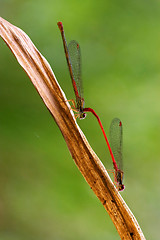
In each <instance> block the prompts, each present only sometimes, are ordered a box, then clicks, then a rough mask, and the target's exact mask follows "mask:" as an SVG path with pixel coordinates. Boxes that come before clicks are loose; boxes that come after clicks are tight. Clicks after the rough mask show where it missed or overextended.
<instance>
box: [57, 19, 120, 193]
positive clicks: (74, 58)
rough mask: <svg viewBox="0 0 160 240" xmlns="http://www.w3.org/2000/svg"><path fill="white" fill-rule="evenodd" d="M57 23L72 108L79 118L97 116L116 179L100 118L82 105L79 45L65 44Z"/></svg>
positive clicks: (117, 172)
mask: <svg viewBox="0 0 160 240" xmlns="http://www.w3.org/2000/svg"><path fill="white" fill-rule="evenodd" d="M57 24H58V27H59V29H60V32H61V36H62V40H63V46H64V51H65V55H66V60H67V64H68V68H69V72H70V76H71V80H72V85H73V88H74V92H75V95H76V106H75V103H74V109H73V110H74V111H76V112H78V117H79V118H80V119H84V118H85V117H86V112H91V113H92V114H93V115H94V116H95V117H96V118H97V120H98V123H99V125H100V128H101V130H102V133H103V135H104V138H105V140H106V143H107V146H108V149H109V152H110V155H111V158H112V162H113V166H114V169H115V176H117V177H116V179H118V177H119V174H120V171H119V169H118V166H117V163H116V161H115V158H114V155H113V153H112V150H111V147H110V144H109V142H108V139H107V136H106V134H105V131H104V128H103V126H102V123H101V121H100V118H99V116H98V115H97V114H96V112H95V111H94V110H93V109H92V108H85V107H84V98H83V87H82V79H81V53H80V46H79V44H78V43H77V42H76V41H75V40H73V41H71V42H70V43H69V44H68V45H67V41H66V38H65V35H64V29H63V25H62V22H58V23H57ZM119 182H120V181H119V180H118V183H119ZM119 190H122V189H119Z"/></svg>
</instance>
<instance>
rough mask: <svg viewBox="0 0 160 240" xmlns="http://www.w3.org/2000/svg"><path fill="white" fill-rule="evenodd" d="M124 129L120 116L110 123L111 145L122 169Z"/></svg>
mask: <svg viewBox="0 0 160 240" xmlns="http://www.w3.org/2000/svg"><path fill="white" fill-rule="evenodd" d="M122 135H123V129H122V122H121V121H120V119H119V118H114V119H113V120H112V122H111V125H110V145H111V149H112V152H113V155H114V158H115V160H116V163H117V165H118V168H119V169H120V170H122V169H123V163H122V145H123V139H122V137H123V136H122Z"/></svg>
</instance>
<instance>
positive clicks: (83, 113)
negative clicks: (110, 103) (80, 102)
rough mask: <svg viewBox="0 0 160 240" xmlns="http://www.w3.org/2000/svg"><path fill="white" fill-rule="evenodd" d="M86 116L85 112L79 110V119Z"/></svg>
mask: <svg viewBox="0 0 160 240" xmlns="http://www.w3.org/2000/svg"><path fill="white" fill-rule="evenodd" d="M86 116H87V114H86V113H85V112H80V113H79V118H80V119H84V118H86Z"/></svg>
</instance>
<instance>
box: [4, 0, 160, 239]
mask: <svg viewBox="0 0 160 240" xmlns="http://www.w3.org/2000/svg"><path fill="white" fill-rule="evenodd" d="M0 16H1V17H3V18H5V19H6V20H8V21H9V22H11V23H12V24H14V25H16V26H18V27H20V28H21V29H23V30H24V31H25V32H26V33H27V34H28V35H29V37H30V38H31V39H32V41H33V43H34V44H35V45H36V46H37V48H38V49H39V50H40V52H41V53H42V54H43V55H44V56H45V57H46V59H47V60H48V62H49V63H50V65H51V66H52V69H53V71H54V73H55V75H56V77H57V79H58V82H59V83H60V85H61V87H62V89H63V90H64V91H65V93H66V96H67V98H68V99H72V98H74V93H73V89H72V85H71V80H70V77H69V73H68V69H67V64H66V60H65V55H64V50H63V46H62V40H61V36H60V32H59V29H58V27H57V21H62V22H63V24H64V28H65V33H66V38H67V41H68V42H69V40H72V39H75V40H77V41H78V42H79V43H80V46H81V52H82V75H83V85H84V97H85V103H86V107H92V108H94V109H95V111H96V112H97V113H98V114H99V115H100V117H101V120H102V123H103V125H104V128H105V129H106V132H107V134H108V132H109V125H110V122H111V120H112V118H114V117H119V118H120V119H121V120H122V122H123V130H124V144H123V146H124V151H123V159H124V172H125V176H124V184H125V186H126V189H125V191H124V192H123V193H122V195H123V197H124V200H125V201H126V203H127V204H128V205H129V207H130V209H131V210H132V212H133V213H134V215H135V217H136V218H137V220H138V222H139V224H140V226H141V228H142V230H143V232H144V235H145V236H146V238H147V239H150V240H155V239H157V240H158V239H159V226H160V190H159V189H160V187H159V182H160V174H159V173H160V146H159V145H160V104H159V102H160V1H158V0H152V1H146V0H132V1H127V0H122V1H119V0H113V1H111V0H110V1H109V0H103V1H96V0H85V1H84V0H82V1H73V0H69V1H65V0H61V1H54V0H46V1H42V0H34V1H33V0H28V1H24V0H0ZM0 80H1V82H0V239H2V240H14V239H15V240H32V239H34V240H36V239H37V240H44V239H45V240H46V239H47V240H51V239H54V240H72V239H77V240H81V239H83V240H89V239H92V240H98V239H101V240H105V239H110V240H112V239H120V238H119V235H118V233H117V231H116V229H115V227H114V225H113V223H112V222H111V220H110V218H109V216H108V214H107V212H106V211H105V209H104V208H103V206H102V205H101V203H100V202H99V200H98V199H97V198H96V196H95V195H94V194H93V192H92V191H91V189H90V188H89V186H88V185H87V183H86V182H85V180H84V179H83V177H82V175H81V174H80V172H79V170H78V169H77V167H76V165H75V164H74V162H73V160H72V158H71V155H70V153H69V150H68V149H67V146H66V143H65V141H64V139H63V137H62V135H61V132H60V130H59V129H58V127H57V125H56V123H55V122H54V120H53V119H52V117H51V116H50V114H49V112H48V110H47V109H46V107H45V105H44V104H43V102H42V100H41V98H40V97H39V95H38V94H37V92H36V90H35V89H34V87H33V85H32V83H31V82H30V80H29V78H28V76H27V75H26V73H25V72H24V71H23V70H22V68H21V67H20V66H19V64H18V63H17V61H16V59H15V58H14V56H13V55H12V53H11V51H10V50H9V49H8V47H7V46H6V44H5V43H4V42H3V41H2V39H0ZM77 121H78V124H79V125H80V127H81V128H82V130H83V132H84V133H85V135H86V137H87V139H88V140H89V142H90V144H91V146H92V147H93V149H94V151H95V152H96V153H97V155H98V156H99V157H100V159H101V160H102V162H103V164H104V165H105V167H106V168H107V169H112V162H111V158H110V156H109V152H108V150H107V147H106V144H105V141H104V139H103V136H102V133H101V132H100V128H99V126H98V124H97V121H96V119H95V118H94V117H93V116H92V115H91V114H88V115H87V118H86V119H85V120H83V121H79V120H77Z"/></svg>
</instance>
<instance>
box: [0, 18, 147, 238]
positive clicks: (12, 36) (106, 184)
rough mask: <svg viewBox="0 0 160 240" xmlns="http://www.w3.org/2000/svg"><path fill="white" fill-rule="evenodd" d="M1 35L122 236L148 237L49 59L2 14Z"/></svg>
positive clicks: (0, 19)
mask: <svg viewBox="0 0 160 240" xmlns="http://www.w3.org/2000/svg"><path fill="white" fill-rule="evenodd" d="M0 36H1V37H2V39H3V40H4V41H5V42H6V44H7V45H8V47H9V48H10V49H11V51H12V52H13V54H14V55H15V57H16V58H17V61H18V62H19V64H20V65H21V66H22V68H23V69H24V70H25V71H26V73H27V74H28V76H29V78H30V79H31V81H32V83H33V84H34V86H35V88H36V89H37V91H38V93H39V95H40V96H41V98H42V100H43V101H44V103H45V105H46V106H47V108H48V109H49V111H50V113H51V114H52V116H53V117H54V119H55V121H56V123H57V125H58V127H59V128H60V130H61V132H62V134H63V136H64V139H65V141H66V143H67V146H68V148H69V151H70V153H71V155H72V158H73V159H74V161H75V163H76V165H77V167H78V168H79V170H80V171H81V173H82V175H83V176H84V178H85V179H86V181H87V183H88V184H89V185H90V187H91V188H92V190H93V191H94V193H95V194H96V196H97V197H98V198H99V200H100V201H101V203H102V204H103V206H104V207H105V209H106V210H107V212H108V213H109V215H110V217H111V219H112V221H113V223H114V225H115V226H116V228H117V231H118V233H119V235H120V237H121V239H125V240H127V239H145V237H144V235H143V233H142V231H141V229H140V226H139V225H138V222H137V221H136V219H135V217H134V215H133V214H132V213H131V211H130V209H129V208H128V206H127V205H126V203H125V202H124V200H123V199H122V197H121V195H120V194H119V193H118V191H117V189H116V188H115V186H114V185H113V183H112V181H111V179H110V177H109V175H108V173H107V171H106V169H105V167H104V166H103V164H102V163H101V161H100V160H99V158H98V157H97V155H96V154H95V153H94V151H93V150H92V148H91V147H90V145H89V143H88V142H87V140H86V138H85V136H84V134H83V133H82V131H81V130H80V128H79V126H78V125H77V123H76V121H75V118H74V114H73V112H72V110H71V107H70V105H69V103H68V102H67V99H66V97H65V94H64V93H63V91H62V89H61V88H60V86H59V84H58V82H57V80H56V78H55V76H54V73H53V72H52V69H51V67H50V65H49V64H48V62H47V61H46V59H45V58H44V57H43V56H42V55H41V54H40V52H39V51H38V50H37V48H36V47H35V46H34V44H33V43H32V41H31V40H30V38H29V37H28V36H27V35H26V34H25V33H24V32H23V31H22V30H21V29H19V28H17V27H15V26H13V25H12V24H10V23H9V22H7V21H6V20H4V19H3V18H0Z"/></svg>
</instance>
